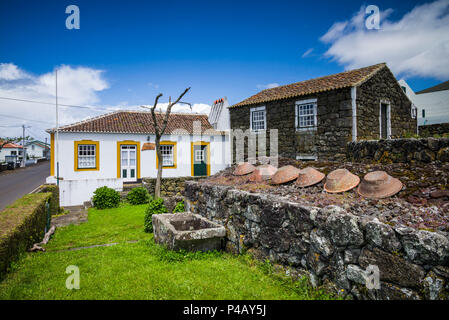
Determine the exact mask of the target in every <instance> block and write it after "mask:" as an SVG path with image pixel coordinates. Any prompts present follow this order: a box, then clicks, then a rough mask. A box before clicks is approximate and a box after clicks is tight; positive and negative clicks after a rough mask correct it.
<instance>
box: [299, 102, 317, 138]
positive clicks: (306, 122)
mask: <svg viewBox="0 0 449 320" xmlns="http://www.w3.org/2000/svg"><path fill="white" fill-rule="evenodd" d="M295 115H296V119H295V120H296V121H295V123H296V130H301V131H302V130H315V129H316V127H317V100H316V99H309V100H303V101H297V102H296V106H295Z"/></svg>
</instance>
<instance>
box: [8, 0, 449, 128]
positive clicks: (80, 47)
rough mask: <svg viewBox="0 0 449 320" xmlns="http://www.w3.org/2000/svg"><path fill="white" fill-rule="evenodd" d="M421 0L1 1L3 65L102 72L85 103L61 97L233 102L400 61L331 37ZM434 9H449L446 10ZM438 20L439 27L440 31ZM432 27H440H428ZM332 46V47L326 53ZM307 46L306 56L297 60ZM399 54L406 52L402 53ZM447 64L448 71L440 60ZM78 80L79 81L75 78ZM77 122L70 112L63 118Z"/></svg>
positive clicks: (427, 75) (433, 76) (418, 75)
mask: <svg viewBox="0 0 449 320" xmlns="http://www.w3.org/2000/svg"><path fill="white" fill-rule="evenodd" d="M430 2H431V1H430ZM443 2H444V3H446V2H445V1H444V0H443ZM424 3H426V2H425V1H377V0H376V1H375V2H364V1H350V0H345V1H318V0H316V1H267V2H264V1H160V2H150V1H136V0H135V1H132V0H130V1H117V0H115V1H114V0H109V1H98V0H89V1H83V0H71V1H63V0H60V1H54V0H41V1H29V0H28V1H20V0H2V1H1V2H0V63H4V64H13V65H14V66H16V67H17V68H18V69H19V70H20V71H21V72H22V73H23V74H25V73H26V74H27V75H28V79H31V78H33V77H34V78H37V77H42V76H43V75H46V74H49V73H51V72H52V71H53V70H54V68H55V67H57V66H62V65H65V66H69V67H70V68H72V69H71V70H73V69H76V68H80V67H82V68H85V70H96V71H98V72H99V73H98V74H96V76H95V79H94V80H92V83H93V84H92V88H91V89H90V91H89V89H88V88H87V89H85V90H86V91H82V92H81V93H85V94H86V95H88V96H90V98H89V99H87V98H86V99H84V100H83V99H79V98H73V97H72V98H71V97H68V95H69V94H68V92H69V89H67V97H66V98H67V100H66V101H67V102H66V103H69V102H72V103H73V101H75V102H76V103H79V104H83V105H84V104H86V105H96V106H117V105H127V106H138V105H141V104H147V105H150V104H152V103H153V101H154V97H155V96H156V95H157V94H158V93H159V92H162V93H164V96H166V97H168V95H172V96H176V95H177V94H179V93H180V92H182V91H183V89H184V88H185V87H188V86H191V87H192V89H191V92H190V93H189V95H188V96H187V97H186V98H185V100H186V101H189V102H192V103H196V104H210V103H212V101H213V100H215V99H217V98H219V97H222V96H227V97H228V99H229V100H230V103H231V104H232V103H237V102H239V101H240V100H242V99H245V98H247V97H248V96H250V95H253V94H255V93H256V92H258V91H260V90H261V89H264V88H265V87H268V86H270V85H271V86H273V85H276V84H281V85H282V84H288V83H292V82H297V81H301V80H306V79H310V78H315V77H319V76H323V75H327V74H332V73H336V72H341V71H343V70H345V68H346V69H347V68H350V67H352V66H359V65H360V64H362V63H364V62H365V61H367V63H368V62H369V64H374V63H378V62H383V61H387V62H388V63H389V66H390V67H391V65H390V62H389V61H388V60H391V61H393V62H394V61H398V60H397V59H399V61H402V60H401V59H402V58H401V57H399V58H398V57H396V56H395V55H392V52H391V51H392V50H396V49H392V50H389V49H388V48H385V50H382V51H381V52H384V53H385V55H384V54H376V56H375V57H374V58H373V57H370V56H369V55H368V56H366V57H363V59H358V58H357V59H354V58H353V57H351V56H349V57H348V56H346V55H345V54H346V53H345V52H341V48H340V51H339V46H338V45H339V43H338V42H337V41H338V40H341V41H344V40H345V39H343V38H344V37H349V38H348V39H351V38H350V35H351V33H356V29H357V28H355V29H354V28H353V29H351V27H350V24H351V23H350V21H351V18H353V17H354V15H356V14H357V13H358V12H359V11H360V10H361V8H363V7H364V6H367V5H370V4H375V5H377V6H378V7H379V9H380V10H381V12H384V11H386V12H385V19H383V17H382V15H381V29H382V27H383V25H382V23H383V22H384V21H387V20H388V21H390V23H392V24H394V23H395V22H398V21H400V20H401V19H402V18H403V17H404V15H406V14H407V13H409V12H410V11H411V10H412V9H413V8H415V7H416V6H419V5H422V4H424ZM70 4H75V5H77V6H78V7H79V9H80V29H79V30H68V29H66V27H65V20H66V17H67V16H68V14H66V13H65V8H66V6H68V5H70ZM388 9H392V10H388ZM441 14H445V15H447V6H446V9H445V11H444V12H441ZM344 21H346V22H348V27H347V29H346V31H345V34H344V35H340V38H339V39H333V40H332V41H331V42H327V43H326V42H325V41H323V40H322V39H320V38H321V37H322V36H323V35H325V34H326V33H327V32H328V31H330V30H331V29H332V27H333V26H334V24H335V23H337V22H344ZM385 26H387V24H385ZM445 26H446V25H445V24H444V23H443V25H442V27H443V28H444V27H445ZM426 27H427V26H426ZM432 27H434V28H437V27H441V25H437V26H432V25H430V26H429V28H432ZM430 30H431V29H430ZM384 31H385V30H384ZM386 31H388V30H386ZM370 32H371V33H374V32H379V31H378V30H370ZM448 34H449V30H448ZM404 38H406V37H404ZM346 40H347V39H346ZM343 43H344V42H343ZM364 45H365V44H364ZM333 46H334V47H333ZM330 48H333V49H334V52H333V53H332V54H327V55H326V52H327V51H328V50H329V49H330ZM352 49H353V48H348V49H347V50H348V51H351V50H352ZM307 51H309V54H306V55H305V56H304V53H305V52H307ZM409 51H410V50H409ZM402 54H403V55H405V56H406V55H407V52H404V53H402ZM405 58H407V56H406V57H405ZM405 58H404V59H405ZM351 59H352V60H351ZM395 59H396V60H395ZM374 60H377V61H374ZM432 60H435V59H432ZM371 62H373V63H371ZM395 64H398V63H395ZM418 64H422V63H418ZM425 64H426V63H424V65H425ZM398 65H399V64H398ZM361 66H362V65H361ZM407 68H408V69H407ZM392 69H393V71H394V72H395V73H396V75H397V76H398V78H401V77H405V78H406V79H407V81H408V83H409V84H410V85H411V87H412V88H413V89H414V90H415V91H418V90H421V89H424V88H427V87H430V86H432V85H436V84H438V83H440V82H442V81H445V80H448V79H447V78H446V79H445V76H446V73H444V72H443V73H441V72H440V73H439V72H438V71H435V70H441V68H438V66H436V67H432V68H430V67H428V68H427V69H425V68H424V69H423V70H421V69H417V70H415V69H414V67H407V66H403V67H401V68H399V67H398V68H397V70H398V72H396V69H395V68H392ZM444 69H445V70H447V65H446V66H444ZM83 70H84V69H83ZM100 70H101V72H100ZM81 79H86V78H84V76H83V75H82V77H81ZM1 80H2V79H1V77H0V88H1V85H2V84H3V86H4V88H7V89H10V88H11V86H14V85H16V86H20V85H21V82H20V81H18V80H20V79H14V81H12V82H11V81H9V82H8V83H6V82H5V81H6V80H5V79H3V80H4V81H3V82H1ZM16 80H17V81H16ZM74 81H75V80H74ZM89 81H90V80H86V82H89ZM95 81H100V82H101V83H100V84H98V83H95ZM5 83H6V84H5ZM72 85H73V84H72ZM75 86H76V83H75ZM5 90H6V89H5ZM44 91H45V90H44ZM21 92H22V91H20V90H18V91H11V92H6V93H11V94H12V93H21ZM70 92H71V91H70ZM0 93H2V91H1V90H0ZM22 93H23V92H22ZM78 94H79V93H78ZM23 95H26V96H27V97H30V96H33V97H35V99H37V100H40V101H42V100H44V101H52V100H49V99H50V98H51V94H50V93H49V92H46V93H45V94H43V96H42V97H40V96H36V94H34V95H27V94H26V93H23V94H22V96H23ZM14 98H21V97H14ZM62 101H63V103H64V101H65V100H64V97H63V98H62ZM9 106H11V110H12V109H13V107H12V106H15V105H14V104H9V105H4V104H3V105H2V104H0V108H1V111H2V112H1V113H2V114H4V113H5V112H7V111H11V110H10V109H9ZM6 108H8V110H7V109H6ZM42 108H44V107H42ZM44 109H45V108H44ZM44 109H42V110H44ZM47 109H48V108H47ZM47 109H45V110H47ZM34 110H35V111H36V110H38V107H37V106H35V107H34ZM201 110H203V109H201ZM75 118H76V117H74V115H71V116H70V117H69V116H67V118H66V120H67V121H69V120H73V119H75ZM35 127H36V130H38V129H37V128H38V126H37V125H35ZM39 130H41V129H40V127H39ZM0 135H1V132H0Z"/></svg>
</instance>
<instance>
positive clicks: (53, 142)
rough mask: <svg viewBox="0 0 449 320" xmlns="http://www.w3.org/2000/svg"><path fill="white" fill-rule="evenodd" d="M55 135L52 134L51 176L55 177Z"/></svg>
mask: <svg viewBox="0 0 449 320" xmlns="http://www.w3.org/2000/svg"><path fill="white" fill-rule="evenodd" d="M55 161H56V159H55V133H54V132H52V133H50V176H54V175H55Z"/></svg>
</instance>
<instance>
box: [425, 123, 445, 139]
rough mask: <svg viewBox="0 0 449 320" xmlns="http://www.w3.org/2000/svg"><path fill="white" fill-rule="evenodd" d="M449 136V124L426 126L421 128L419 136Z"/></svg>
mask: <svg viewBox="0 0 449 320" xmlns="http://www.w3.org/2000/svg"><path fill="white" fill-rule="evenodd" d="M435 134H437V135H443V134H449V123H437V124H430V125H425V126H419V135H420V136H421V137H431V136H433V135H435Z"/></svg>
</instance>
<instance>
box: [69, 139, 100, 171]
mask: <svg viewBox="0 0 449 320" xmlns="http://www.w3.org/2000/svg"><path fill="white" fill-rule="evenodd" d="M80 144H81V145H83V144H87V145H95V168H78V145H80ZM74 155H75V163H74V170H75V171H99V170H100V142H99V141H92V140H80V141H75V142H74Z"/></svg>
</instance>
